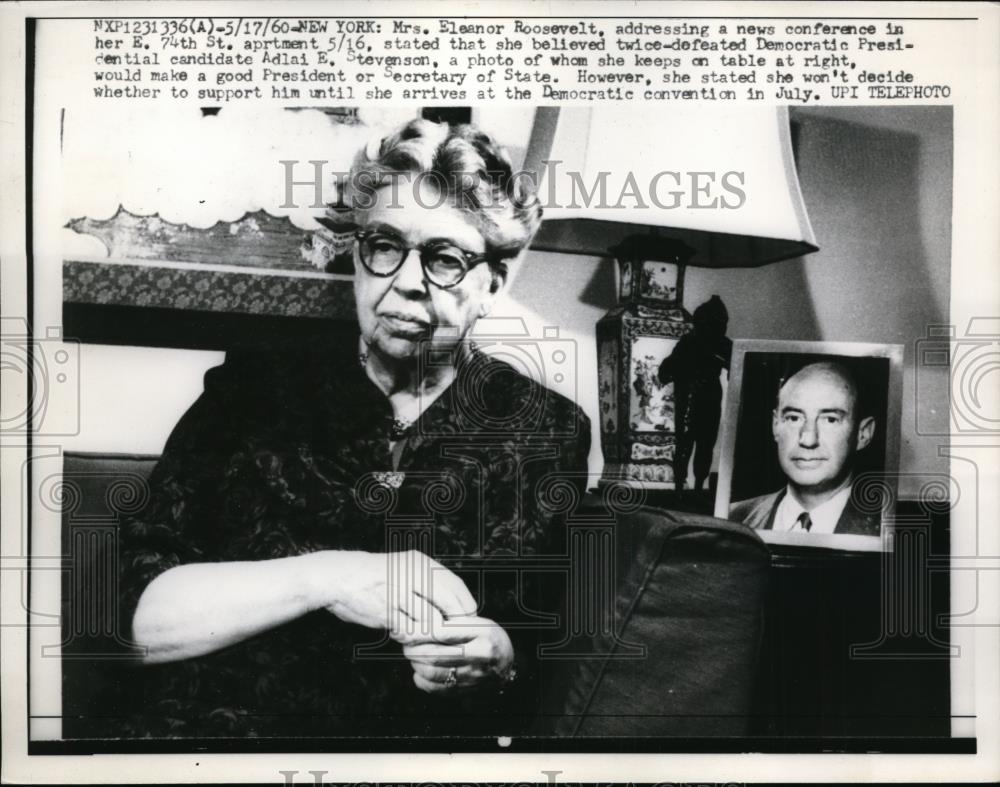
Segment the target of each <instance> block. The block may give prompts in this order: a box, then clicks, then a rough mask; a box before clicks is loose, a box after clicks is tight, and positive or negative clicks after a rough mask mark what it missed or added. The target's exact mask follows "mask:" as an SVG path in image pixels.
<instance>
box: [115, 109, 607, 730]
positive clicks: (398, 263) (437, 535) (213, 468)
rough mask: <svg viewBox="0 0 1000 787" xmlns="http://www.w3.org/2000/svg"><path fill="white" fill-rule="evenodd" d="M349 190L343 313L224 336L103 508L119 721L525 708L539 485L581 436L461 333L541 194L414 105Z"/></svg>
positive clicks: (579, 418) (147, 723)
mask: <svg viewBox="0 0 1000 787" xmlns="http://www.w3.org/2000/svg"><path fill="white" fill-rule="evenodd" d="M350 183H351V190H350V196H351V198H352V201H353V203H354V207H355V214H356V217H357V221H358V224H359V225H360V228H359V230H358V232H357V240H356V245H355V268H356V277H355V288H354V289H355V299H356V305H357V316H358V328H359V330H355V331H354V332H352V333H351V334H350V335H346V336H341V335H338V336H335V337H332V338H330V339H329V340H328V341H324V342H317V343H315V344H313V345H310V346H308V347H297V348H295V350H294V351H292V350H288V349H282V350H280V351H278V352H274V353H256V354H252V355H251V354H245V355H243V356H236V355H234V354H233V353H230V354H229V356H228V357H227V360H226V363H225V364H224V365H223V366H221V367H218V368H216V369H213V370H211V371H209V372H208V374H207V375H206V377H205V391H204V393H203V394H202V396H201V397H200V398H199V399H198V400H197V401H196V402H195V403H194V405H193V406H192V407H191V409H190V410H189V411H188V412H187V413H186V414H185V416H184V417H183V418H182V420H181V421H180V422H179V423H178V425H177V427H176V428H175V430H174V432H173V434H172V435H171V437H170V439H169V441H168V442H167V445H166V447H165V449H164V452H163V456H162V459H161V460H160V462H159V464H158V466H157V468H156V470H155V472H154V475H153V478H152V485H153V490H152V496H151V502H150V505H149V506H148V507H147V509H146V510H145V511H144V512H143V514H142V515H141V516H140V517H138V518H136V519H135V520H133V521H130V522H128V523H126V524H125V525H124V526H123V530H122V539H123V546H122V554H121V559H122V584H123V593H124V598H125V615H126V619H127V620H128V619H131V621H132V637H133V640H134V642H135V643H136V645H137V646H138V647H139V648H140V650H141V653H142V654H143V659H142V660H143V665H142V666H141V667H137V668H136V669H135V670H134V671H133V677H134V678H135V683H134V684H132V683H130V684H129V686H128V694H129V695H130V696H131V698H132V700H133V702H134V704H133V707H132V708H131V710H130V712H129V714H128V715H129V721H128V725H130V729H131V732H132V733H133V734H140V735H153V736H160V735H172V736H174V735H183V736H189V735H190V736H198V737H204V736H214V735H226V736H237V737H241V736H256V735H260V736H263V735H278V736H281V735H297V736H303V735H307V736H343V735H350V736H359V735H362V736H364V735H377V736H384V735H404V734H405V735H453V734H462V735H479V734H482V735H492V734H509V733H515V734H516V733H517V732H518V731H520V730H522V729H524V727H525V725H526V723H527V722H528V721H529V720H530V716H531V713H532V708H533V707H534V706H535V705H536V703H537V701H538V692H539V686H538V684H537V651H538V644H539V636H540V634H539V632H541V631H544V630H545V625H546V624H547V625H548V626H549V635H548V636H549V637H550V638H551V639H552V640H553V641H557V640H558V639H559V634H558V632H557V631H552V629H551V626H552V621H553V616H552V613H553V612H554V611H556V608H557V599H556V598H554V595H553V594H552V593H550V592H548V591H545V590H544V589H543V588H541V586H540V585H539V584H538V582H536V579H537V577H538V575H539V574H540V571H539V569H540V568H542V567H544V565H545V558H546V556H550V557H551V556H552V555H557V554H560V553H563V554H564V548H565V539H564V535H563V533H562V529H561V527H560V523H559V522H558V521H557V518H556V515H555V514H554V513H553V512H552V510H550V509H549V508H546V506H545V498H546V494H545V489H546V488H547V485H549V484H551V483H553V482H558V480H559V479H560V478H561V479H569V480H570V482H571V483H575V484H579V483H582V479H583V478H584V477H585V471H586V457H587V455H588V452H589V434H590V428H589V425H588V423H587V419H586V417H585V416H584V415H583V414H582V413H581V411H580V410H579V408H577V407H576V406H575V405H574V404H573V403H571V402H570V401H568V400H566V399H565V398H563V397H560V396H558V395H557V394H555V393H552V392H551V391H548V390H547V389H545V388H544V387H542V386H540V385H539V384H537V383H536V382H534V381H532V380H529V379H528V378H526V377H524V376H522V375H520V374H519V373H518V372H516V371H515V370H514V369H513V368H512V367H511V366H509V365H508V364H505V363H503V362H501V361H499V360H495V359H491V358H489V357H488V356H486V355H484V354H483V353H481V352H480V351H478V350H477V349H476V348H475V346H474V344H473V343H472V342H470V341H469V339H468V337H469V334H470V331H471V330H472V328H473V326H474V325H475V323H476V321H477V320H478V319H479V318H480V317H482V316H484V315H486V314H487V313H488V312H489V311H490V308H491V306H492V305H493V303H494V302H495V300H496V299H497V296H498V295H499V294H500V293H501V292H502V290H503V287H504V284H505V281H506V263H505V261H506V260H509V259H510V258H513V257H515V256H516V255H518V254H519V253H520V252H521V251H522V250H523V249H524V248H525V246H526V245H527V243H528V241H529V240H530V238H531V235H532V233H533V232H534V230H535V228H536V227H537V224H538V221H539V218H540V213H541V210H540V208H539V206H538V203H537V200H536V199H535V198H534V194H533V193H532V192H531V191H530V190H529V189H527V188H526V184H525V182H524V181H519V179H518V178H516V177H514V175H513V174H512V172H511V167H510V164H509V162H508V160H507V159H506V157H505V155H504V154H503V153H502V151H501V150H500V149H499V148H498V146H497V145H496V143H495V142H494V141H493V140H492V139H491V138H490V137H488V136H487V135H485V134H483V133H481V132H480V131H478V130H476V129H474V128H473V127H470V126H461V127H449V126H446V125H438V124H434V123H430V122H427V121H414V122H411V123H410V124H408V125H407V126H405V127H404V128H402V129H401V130H400V131H398V132H397V133H395V134H393V135H391V136H389V137H386V138H385V139H383V140H381V142H380V143H378V144H375V145H373V146H369V148H368V150H367V151H366V152H365V153H363V154H362V155H360V156H359V158H358V160H357V161H356V162H355V166H354V169H353V171H352V177H351V181H350ZM548 488H550V487H548ZM546 613H548V614H546Z"/></svg>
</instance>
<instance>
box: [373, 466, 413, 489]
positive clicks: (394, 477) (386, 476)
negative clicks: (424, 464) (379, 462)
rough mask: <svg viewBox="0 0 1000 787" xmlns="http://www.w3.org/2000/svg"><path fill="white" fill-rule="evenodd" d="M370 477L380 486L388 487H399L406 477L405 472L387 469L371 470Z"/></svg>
mask: <svg viewBox="0 0 1000 787" xmlns="http://www.w3.org/2000/svg"><path fill="white" fill-rule="evenodd" d="M372 477H373V478H374V479H375V481H376V483H378V484H379V485H380V486H387V487H389V489H399V487H401V486H402V485H403V481H404V480H405V479H406V473H400V472H398V471H395V470H389V471H386V472H373V473H372Z"/></svg>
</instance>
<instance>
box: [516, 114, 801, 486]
mask: <svg viewBox="0 0 1000 787" xmlns="http://www.w3.org/2000/svg"><path fill="white" fill-rule="evenodd" d="M635 120H636V117H635V116H634V115H633V116H631V117H630V116H629V115H626V114H624V113H622V112H620V111H618V110H613V109H591V108H579V109H578V108H562V109H557V108H541V109H538V110H537V111H536V116H535V125H534V127H533V129H532V138H531V143H530V145H529V151H528V155H527V158H526V161H525V169H529V170H530V169H534V170H535V171H537V172H540V173H541V183H540V188H539V193H540V194H541V198H542V200H543V204H544V206H545V214H544V217H543V222H542V226H541V228H540V229H539V231H538V234H537V235H536V236H535V240H534V242H533V244H532V248H533V249H537V250H540V251H555V252H564V253H568V254H580V255H586V256H597V257H606V256H609V255H610V256H613V257H614V258H615V259H616V260H617V263H618V304H617V305H616V306H615V307H614V308H612V309H611V310H610V311H609V312H608V313H607V314H606V315H605V316H604V317H603V318H602V319H601V320H600V321H599V322H598V323H597V355H598V387H599V407H600V421H601V426H600V428H601V448H602V451H603V454H604V472H603V474H602V478H601V480H602V482H603V483H607V482H612V481H613V482H617V483H625V484H626V485H635V486H641V487H643V488H651V489H657V488H673V487H674V486H675V478H674V459H675V450H676V445H677V427H678V425H677V424H676V423H675V418H674V394H673V382H665V383H664V382H661V381H660V377H659V375H658V371H659V369H660V366H661V364H662V362H663V360H664V359H665V358H666V357H668V356H669V355H670V354H671V352H672V351H673V348H674V347H675V346H676V345H677V342H678V341H679V340H680V338H681V337H682V336H684V335H685V334H686V333H688V332H689V331H690V330H691V328H692V321H691V315H690V314H689V313H688V312H687V311H686V310H685V308H684V303H683V299H684V277H685V271H686V269H687V268H688V267H689V266H700V267H708V268H731V267H732V268H735V267H756V266H760V265H766V264H768V263H772V262H777V261H779V260H786V259H790V258H793V257H798V256H801V255H803V254H807V253H810V252H813V251H816V250H817V248H818V247H817V246H816V243H815V238H814V235H813V231H812V227H811V226H810V224H809V218H808V216H807V215H806V211H805V206H804V205H803V202H802V194H801V191H800V189H799V183H798V178H797V177H796V174H795V164H794V160H793V156H792V145H791V135H790V128H789V121H788V114H787V111H786V110H784V109H782V108H774V107H761V108H757V107H748V108H747V107H730V108H724V109H716V108H714V107H712V108H701V107H699V108H698V109H683V110H678V109H674V108H671V107H660V106H652V107H650V108H645V107H644V109H643V112H642V115H641V122H640V123H636V122H635ZM730 300H733V299H732V298H731V297H730ZM735 305H736V308H737V309H738V303H737V304H735ZM685 464H686V460H685ZM684 472H686V470H685V471H684ZM679 480H680V481H681V483H683V479H679Z"/></svg>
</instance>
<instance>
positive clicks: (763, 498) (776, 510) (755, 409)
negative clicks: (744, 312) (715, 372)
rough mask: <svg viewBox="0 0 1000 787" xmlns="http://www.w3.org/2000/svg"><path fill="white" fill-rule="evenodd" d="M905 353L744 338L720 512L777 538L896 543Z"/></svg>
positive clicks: (732, 390) (733, 387)
mask: <svg viewBox="0 0 1000 787" xmlns="http://www.w3.org/2000/svg"><path fill="white" fill-rule="evenodd" d="M902 363H903V348H902V346H901V345H892V344H854V343H846V342H797V341H760V340H740V341H736V342H734V345H733V361H732V370H731V374H730V378H729V390H728V395H727V409H726V418H725V422H724V423H725V426H724V434H723V442H722V448H721V454H720V464H719V484H718V492H717V494H716V499H715V515H716V516H718V517H722V518H724V519H730V520H732V521H735V522H742V523H744V524H746V525H749V526H750V527H752V528H754V529H755V530H757V531H759V533H760V535H761V537H762V538H763V539H764V540H765V541H767V542H770V543H775V544H787V545H791V546H804V547H824V548H828V549H839V550H851V551H880V550H886V549H888V548H890V547H889V544H891V541H890V540H889V539H888V538H887V537H886V536H887V532H886V528H887V524H888V522H889V521H890V517H891V514H892V506H893V504H894V501H895V499H896V488H895V487H896V478H897V470H898V465H899V419H900V407H901V396H900V392H901V387H902Z"/></svg>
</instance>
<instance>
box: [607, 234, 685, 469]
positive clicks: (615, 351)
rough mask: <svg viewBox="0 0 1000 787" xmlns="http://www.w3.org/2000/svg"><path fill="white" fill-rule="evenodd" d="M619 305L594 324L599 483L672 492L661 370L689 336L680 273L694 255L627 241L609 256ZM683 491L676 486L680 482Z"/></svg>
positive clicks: (664, 241) (669, 393) (664, 244)
mask: <svg viewBox="0 0 1000 787" xmlns="http://www.w3.org/2000/svg"><path fill="white" fill-rule="evenodd" d="M610 251H611V253H612V254H614V256H615V259H616V260H617V262H618V272H619V288H618V304H617V305H616V306H615V307H614V308H613V309H611V310H610V311H609V312H608V313H607V314H606V315H604V317H602V318H601V319H600V320H599V321H598V323H597V360H598V366H597V369H598V387H599V404H600V418H601V450H602V452H603V454H604V472H603V473H602V475H601V483H602V484H607V483H618V484H625V485H628V486H638V487H642V488H649V489H673V487H674V469H673V461H674V452H675V447H676V427H675V423H674V395H673V383H669V382H668V383H665V384H664V383H661V382H660V380H659V377H658V372H659V368H660V364H661V363H662V361H663V359H664V358H666V357H667V356H669V355H670V353H671V352H672V350H673V348H674V346H675V345H676V344H677V341H678V340H679V339H680V337H681V336H683V335H684V334H686V333H688V332H689V331H690V330H691V329H692V319H691V315H690V314H689V313H688V312H687V311H686V310H685V309H684V306H683V303H682V301H683V291H684V269H685V267H686V264H687V261H688V260H689V259H690V258H691V256H692V255H693V254H694V252H695V250H694V249H692V248H691V247H690V246H688V245H687V244H685V243H683V242H681V241H679V240H677V239H675V238H670V237H665V236H662V235H655V234H640V235H632V236H629V237H627V238H626V239H625V240H623V241H622V242H621V243H620V244H619V245H617V246H615V247H614V248H612V249H611V250H610ZM682 483H683V479H682Z"/></svg>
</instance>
